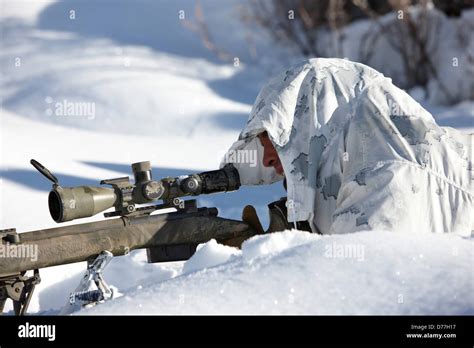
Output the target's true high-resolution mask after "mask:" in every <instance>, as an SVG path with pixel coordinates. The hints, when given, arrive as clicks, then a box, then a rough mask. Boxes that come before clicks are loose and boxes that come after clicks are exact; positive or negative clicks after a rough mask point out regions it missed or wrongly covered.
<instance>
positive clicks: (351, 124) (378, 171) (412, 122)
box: [221, 58, 474, 234]
mask: <svg viewBox="0 0 474 348" xmlns="http://www.w3.org/2000/svg"><path fill="white" fill-rule="evenodd" d="M263 131H267V132H268V135H269V137H270V139H271V141H272V142H273V144H274V145H275V148H276V150H277V152H278V154H279V156H280V160H281V162H282V165H283V168H284V172H285V177H286V181H287V196H288V201H289V202H292V206H293V207H294V211H292V212H290V211H289V216H288V219H289V221H293V219H295V220H296V221H302V220H306V221H308V222H309V223H310V225H311V227H312V229H313V231H318V232H321V233H347V232H353V231H358V230H367V229H375V228H377V229H384V230H398V229H410V230H414V229H420V230H422V231H432V232H451V231H455V232H460V233H461V234H469V233H470V231H471V230H474V226H473V220H472V218H471V217H470V215H472V214H470V212H472V211H473V210H474V205H473V196H474V189H473V180H472V174H473V172H472V137H471V136H469V135H464V134H461V133H460V132H458V131H456V130H453V129H443V128H441V127H439V126H438V125H436V123H435V121H434V119H433V117H432V116H431V115H430V114H429V113H428V112H427V111H426V110H424V109H423V108H422V107H421V106H420V105H419V104H418V103H417V102H416V101H414V100H413V99H412V98H411V97H410V96H409V95H407V94H406V93H405V92H403V91H402V90H400V89H398V88H397V87H395V86H393V85H392V83H391V80H390V79H388V78H386V77H384V76H383V75H382V74H381V73H378V72H377V71H375V70H374V69H372V68H370V67H367V66H365V65H363V64H359V63H353V62H350V61H348V60H343V59H323V58H318V59H310V60H308V61H305V62H303V63H302V64H299V65H298V66H296V67H293V68H291V69H289V70H287V71H285V72H283V73H281V74H279V75H278V76H276V77H275V78H273V79H272V80H271V81H270V82H269V83H268V84H267V85H266V86H265V87H264V88H263V89H262V90H261V92H260V93H259V95H258V97H257V99H256V101H255V103H254V106H253V108H252V111H251V113H250V117H249V119H248V121H247V125H246V126H245V128H244V129H243V131H242V132H241V134H240V136H239V139H238V141H237V142H235V143H234V144H233V145H232V147H231V148H230V150H229V152H228V154H229V153H235V152H238V151H242V150H246V151H249V150H250V151H252V150H255V151H257V153H258V155H257V156H258V159H257V166H256V167H252V165H251V164H250V163H244V162H236V163H234V166H236V167H237V169H238V171H239V174H240V177H241V182H242V184H243V185H259V184H270V183H273V182H275V181H277V180H281V179H282V177H281V176H279V175H277V174H276V173H275V171H274V169H273V168H266V167H264V166H263V165H262V156H263V147H262V146H261V144H260V141H259V140H258V138H256V135H257V134H259V133H261V132H263ZM225 158H227V159H228V158H229V156H228V155H227V156H226V157H225ZM225 162H226V161H223V162H222V163H221V166H222V165H224V164H225ZM463 213H464V214H465V215H464V216H461V215H462V214H463ZM293 214H294V215H293Z"/></svg>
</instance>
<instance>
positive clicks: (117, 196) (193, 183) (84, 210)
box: [30, 159, 240, 223]
mask: <svg viewBox="0 0 474 348" xmlns="http://www.w3.org/2000/svg"><path fill="white" fill-rule="evenodd" d="M30 162H31V164H32V165H33V166H34V167H35V168H36V169H37V170H38V171H39V172H40V173H41V174H43V175H44V176H45V177H46V178H48V179H49V180H50V181H52V182H53V188H52V190H51V191H50V193H49V196H48V206H49V212H50V214H51V217H52V218H53V220H54V221H56V222H58V223H59V222H65V221H72V220H75V219H79V218H85V217H90V216H93V215H95V214H98V213H100V212H103V211H105V210H107V209H109V208H112V207H115V213H116V214H114V215H121V216H125V215H136V214H144V213H143V212H146V213H150V212H151V210H150V209H148V210H146V209H143V208H136V204H144V203H150V202H154V201H157V200H162V201H163V202H164V205H162V206H160V208H165V207H167V206H168V205H169V207H170V208H171V207H176V204H175V202H176V200H175V199H176V198H179V197H184V196H197V195H201V194H210V193H216V192H226V191H234V190H237V189H238V188H239V187H240V178H239V173H238V171H237V169H236V168H235V167H234V166H233V165H232V164H227V165H226V166H225V167H223V168H222V169H219V170H213V171H208V172H203V173H198V174H191V175H184V176H179V177H175V178H173V177H167V178H163V179H161V180H159V181H157V180H153V179H152V173H151V164H150V162H148V161H146V162H137V163H133V164H132V172H133V175H134V179H135V182H134V183H131V182H130V179H129V177H128V176H126V177H121V178H115V179H108V180H102V181H101V182H100V184H101V185H103V184H105V185H111V186H112V187H111V188H108V187H101V186H76V187H61V186H60V185H59V182H58V179H57V178H56V176H54V175H53V174H52V173H51V172H50V171H49V170H48V169H46V168H45V167H44V166H43V165H41V164H40V163H39V162H37V161H35V160H34V159H32V160H31V161H30Z"/></svg>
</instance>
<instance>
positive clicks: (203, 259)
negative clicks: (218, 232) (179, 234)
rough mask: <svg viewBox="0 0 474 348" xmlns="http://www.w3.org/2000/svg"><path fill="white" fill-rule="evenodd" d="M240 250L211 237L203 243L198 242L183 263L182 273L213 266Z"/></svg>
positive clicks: (223, 261) (227, 259)
mask: <svg viewBox="0 0 474 348" xmlns="http://www.w3.org/2000/svg"><path fill="white" fill-rule="evenodd" d="M239 253H240V252H239V251H238V250H237V249H236V248H230V247H227V246H225V245H222V244H219V243H217V242H216V241H215V239H211V240H210V241H209V242H207V243H205V244H200V245H199V246H198V248H197V250H196V253H195V254H194V255H193V256H192V257H191V258H190V259H189V260H187V261H186V262H185V263H184V266H183V273H191V272H194V271H197V270H200V269H204V268H209V267H213V266H216V265H220V264H222V263H225V262H227V261H229V260H230V259H231V258H232V256H233V255H238V254H239Z"/></svg>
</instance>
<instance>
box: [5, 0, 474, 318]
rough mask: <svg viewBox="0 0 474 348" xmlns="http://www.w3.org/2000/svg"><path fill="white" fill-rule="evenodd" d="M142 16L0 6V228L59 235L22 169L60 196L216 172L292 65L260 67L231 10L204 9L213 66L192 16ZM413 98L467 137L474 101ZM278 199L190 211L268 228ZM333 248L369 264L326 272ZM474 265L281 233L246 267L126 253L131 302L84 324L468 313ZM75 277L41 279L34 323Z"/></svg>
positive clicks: (93, 8) (213, 247) (411, 241)
mask: <svg viewBox="0 0 474 348" xmlns="http://www.w3.org/2000/svg"><path fill="white" fill-rule="evenodd" d="M136 3H137V2H135V1H129V2H127V1H125V2H123V3H122V2H120V5H117V6H113V7H110V6H109V5H110V2H107V1H99V2H89V1H85V2H76V1H61V2H53V1H14V0H0V11H1V12H0V14H1V23H0V28H1V32H0V34H1V37H0V40H1V41H0V66H1V84H0V96H1V103H2V104H1V110H0V111H1V117H0V144H1V145H0V146H1V150H0V195H1V196H0V228H9V227H16V228H17V230H18V231H21V232H23V231H28V230H34V229H39V228H48V227H55V226H57V225H56V224H55V223H54V222H53V221H52V220H51V218H50V217H49V212H48V208H47V198H46V197H47V192H48V191H49V189H50V185H49V183H48V182H47V181H46V179H44V178H43V177H42V176H41V175H40V174H39V173H37V172H36V171H35V170H34V169H33V168H32V167H31V165H30V164H29V160H30V159H31V158H35V159H37V160H38V161H40V162H41V163H43V164H44V165H46V166H47V167H48V168H49V169H51V170H52V171H53V173H55V174H56V175H57V176H58V178H59V180H60V182H61V183H62V184H63V185H64V186H72V185H81V184H89V185H94V184H98V183H99V181H100V180H101V179H106V178H112V177H118V176H123V175H129V174H130V163H133V162H137V161H142V160H150V161H151V162H152V165H153V168H154V177H155V178H158V177H161V176H176V175H180V174H188V173H192V172H197V171H202V170H211V169H216V168H217V166H218V164H219V162H220V160H221V157H222V155H223V154H224V152H225V150H226V149H227V148H228V147H229V146H230V145H231V143H232V142H233V141H234V140H235V139H236V137H237V135H238V132H239V129H240V128H241V127H242V126H243V125H244V124H245V121H246V117H247V113H248V111H249V110H250V107H251V104H252V102H253V100H254V98H255V96H256V94H257V93H258V90H259V88H260V87H261V86H262V84H263V83H264V82H265V80H266V79H268V77H269V76H268V71H275V70H278V69H279V68H281V67H282V66H284V65H286V64H287V62H288V61H290V60H292V59H295V58H291V57H290V58H288V57H286V56H285V57H283V58H282V57H280V52H277V51H276V50H275V57H277V58H278V59H277V58H275V60H274V61H272V64H273V65H270V67H267V66H265V67H264V66H262V65H261V63H260V64H259V63H258V62H254V61H253V60H252V56H251V55H250V54H249V50H248V47H247V45H246V42H245V35H244V33H243V32H240V31H239V30H238V29H239V28H241V24H239V22H238V19H237V16H236V15H235V11H236V8H235V7H236V5H237V3H238V2H236V1H232V2H226V4H225V5H220V6H217V5H216V4H215V2H212V4H211V2H206V1H204V2H203V4H204V7H205V9H206V12H205V15H206V18H207V20H208V21H209V24H210V28H211V29H212V28H217V29H214V30H213V31H212V32H213V33H215V37H216V40H220V42H223V43H225V47H224V48H226V49H227V50H228V51H231V53H232V54H233V55H234V56H235V57H238V58H239V64H234V62H235V60H233V61H232V62H231V63H223V62H221V61H218V60H217V59H216V58H215V57H214V56H213V55H212V54H211V53H210V52H209V51H207V50H206V49H205V48H203V47H202V43H201V40H200V39H199V37H198V35H197V34H195V33H194V32H192V31H190V30H189V29H187V28H185V26H183V23H182V22H181V19H180V18H179V15H180V12H179V11H181V10H184V11H185V13H186V16H188V18H189V17H191V18H192V15H193V6H192V3H191V2H184V1H177V2H176V1H160V2H153V1H145V0H143V1H139V3H140V5H141V6H137V5H135V4H136ZM91 4H93V5H91ZM122 4H123V5H122ZM211 5H212V6H211ZM137 8H138V9H139V11H140V13H137V14H136V15H137V16H138V17H139V18H140V20H139V21H137V20H135V21H134V20H133V18H131V17H130V13H133V11H134V10H137ZM71 10H74V11H75V12H74V15H75V19H71V18H70V16H71V12H70V11H71ZM137 11H138V10H137ZM104 18H106V20H105V19H104ZM123 23H126V25H124V24H123ZM239 25H240V27H239ZM227 33H235V35H228V34H227ZM262 35H263V34H262ZM262 47H263V48H262ZM269 47H270V48H271V47H272V45H269V44H267V46H266V47H265V46H261V47H260V46H259V49H260V50H262V51H265V50H267V49H268V48H269ZM268 52H269V51H265V54H266V55H267V56H269V55H270V54H269V53H268ZM272 52H273V51H272ZM282 54H283V53H282ZM283 56H284V54H283ZM285 59H286V60H285ZM265 62H266V63H268V59H267V60H265ZM410 92H411V93H412V95H413V96H414V97H416V98H417V99H418V100H419V101H420V102H421V103H422V104H424V105H425V106H426V108H427V109H429V110H430V111H431V112H432V113H433V114H434V116H435V117H436V119H437V120H438V122H439V123H440V124H441V125H443V126H453V127H457V128H460V129H462V130H464V131H466V132H474V124H473V121H472V120H473V118H474V113H473V112H474V111H473V103H472V101H471V102H469V101H465V102H462V103H460V104H458V105H456V106H453V107H443V106H433V105H429V104H426V103H424V101H423V99H422V98H423V97H422V95H421V93H419V92H418V91H417V90H413V91H410ZM283 195H284V190H283V189H282V187H281V183H277V184H275V185H272V186H268V187H253V188H243V189H241V190H239V191H237V192H235V193H229V194H220V195H214V196H207V197H200V198H199V200H198V201H199V203H200V205H201V206H217V207H218V208H219V211H220V215H221V216H224V217H230V218H239V217H240V212H241V209H242V207H243V206H245V205H246V204H253V205H254V206H256V208H257V211H258V213H259V215H260V216H261V218H262V220H263V222H264V225H265V224H266V223H267V212H266V208H265V207H266V204H267V203H268V202H271V201H273V200H276V199H278V198H280V197H281V196H283ZM101 218H102V217H101V216H100V215H99V216H96V217H92V218H88V219H83V220H81V222H88V221H95V220H99V219H101ZM71 223H72V224H74V223H78V221H75V222H69V223H65V224H64V225H67V224H71ZM379 237H380V238H379ZM333 243H336V246H337V245H349V246H351V245H352V246H357V245H359V246H363V248H361V250H364V260H360V261H358V260H357V259H354V258H353V257H343V258H339V257H327V255H325V252H326V251H327V250H326V249H327V248H326V247H327V245H333ZM472 253H473V250H472V240H470V239H460V238H457V237H451V236H436V237H435V236H425V237H421V236H419V237H418V236H416V237H415V236H406V235H401V236H398V235H392V234H388V233H382V232H381V233H380V234H378V235H377V236H376V235H375V234H366V233H362V234H357V235H353V236H337V237H324V238H318V237H316V236H311V235H307V234H303V233H295V232H285V233H284V234H275V235H272V236H263V237H258V238H254V239H252V240H250V241H248V242H246V244H245V246H244V249H243V250H242V252H240V251H237V250H234V249H231V248H228V247H224V246H220V245H217V244H216V243H214V242H212V241H211V242H209V243H207V244H206V245H205V246H203V247H202V248H201V249H200V250H199V251H198V252H197V254H196V255H195V256H194V257H193V258H192V259H191V260H189V261H187V262H186V263H183V262H176V263H170V264H146V255H145V252H144V251H135V252H132V253H131V254H130V255H129V256H127V257H117V258H114V259H113V260H112V262H111V264H110V265H109V266H108V268H107V269H106V271H105V278H106V279H107V281H108V282H109V283H110V284H112V285H113V286H115V287H116V288H118V290H119V291H120V292H121V293H123V294H124V296H123V297H121V298H118V299H117V300H114V301H111V302H110V303H107V304H104V305H103V306H101V307H98V308H95V309H93V310H91V311H87V312H86V313H129V314H133V313H145V312H146V313H218V312H219V313H430V314H432V313H440V314H445V313H459V314H463V313H473V312H474V310H473V299H472V293H473V291H472V290H473V276H472V260H473V254H472ZM346 256H347V255H346ZM84 270H85V264H84V263H80V264H74V265H68V266H60V267H53V268H50V269H44V270H42V271H41V277H42V283H41V284H40V285H39V286H38V287H37V290H36V293H35V296H34V298H33V301H32V303H31V305H30V311H31V312H42V313H45V312H46V313H55V311H57V310H58V309H60V307H61V306H62V305H63V304H64V303H65V302H66V299H67V296H68V294H69V292H71V291H72V290H73V289H74V288H75V287H76V285H77V284H78V282H79V277H80V275H81V272H83V271H84ZM397 272H398V273H397ZM348 284H349V285H348ZM138 287H140V289H138ZM349 289H350V291H349ZM450 289H451V290H450ZM400 296H401V297H400ZM9 308H11V307H9Z"/></svg>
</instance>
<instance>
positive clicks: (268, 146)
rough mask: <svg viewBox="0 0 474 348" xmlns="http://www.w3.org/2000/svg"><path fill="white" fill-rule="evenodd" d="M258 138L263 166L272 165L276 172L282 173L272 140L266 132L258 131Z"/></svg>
mask: <svg viewBox="0 0 474 348" xmlns="http://www.w3.org/2000/svg"><path fill="white" fill-rule="evenodd" d="M258 138H259V139H260V143H261V144H262V146H263V161H262V163H263V165H264V166H265V167H273V168H275V171H276V172H277V174H279V175H284V172H283V166H282V164H281V161H280V157H279V156H278V153H277V151H276V149H275V147H274V146H273V143H272V141H271V140H270V138H269V137H268V133H267V132H263V133H260V134H259V135H258Z"/></svg>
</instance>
